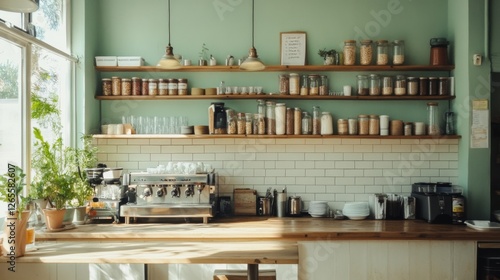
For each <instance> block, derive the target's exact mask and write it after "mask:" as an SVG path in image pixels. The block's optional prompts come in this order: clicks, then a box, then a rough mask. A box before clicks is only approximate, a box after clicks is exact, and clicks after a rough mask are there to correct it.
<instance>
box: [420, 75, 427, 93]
mask: <svg viewBox="0 0 500 280" xmlns="http://www.w3.org/2000/svg"><path fill="white" fill-rule="evenodd" d="M418 94H419V95H429V78H427V77H420V83H419V85H418Z"/></svg>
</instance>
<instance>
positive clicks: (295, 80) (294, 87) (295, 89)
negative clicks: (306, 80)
mask: <svg viewBox="0 0 500 280" xmlns="http://www.w3.org/2000/svg"><path fill="white" fill-rule="evenodd" d="M288 80H289V82H290V85H289V87H288V90H289V92H290V95H299V93H300V89H299V87H300V82H299V74H297V73H290V76H289V77H288Z"/></svg>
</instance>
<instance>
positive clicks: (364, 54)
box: [359, 40, 373, 65]
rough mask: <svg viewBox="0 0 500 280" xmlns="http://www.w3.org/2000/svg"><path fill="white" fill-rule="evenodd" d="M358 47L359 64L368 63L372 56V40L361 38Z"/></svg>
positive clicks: (370, 61) (370, 62)
mask: <svg viewBox="0 0 500 280" xmlns="http://www.w3.org/2000/svg"><path fill="white" fill-rule="evenodd" d="M360 44H361V46H360V47H359V64H361V65H370V64H372V58H373V42H372V40H362V41H361V42H360Z"/></svg>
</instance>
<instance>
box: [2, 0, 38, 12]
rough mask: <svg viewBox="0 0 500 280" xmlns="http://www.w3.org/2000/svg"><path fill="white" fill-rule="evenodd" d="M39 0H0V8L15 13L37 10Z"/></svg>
mask: <svg viewBox="0 0 500 280" xmlns="http://www.w3.org/2000/svg"><path fill="white" fill-rule="evenodd" d="M38 3H39V0H0V10H3V11H7V12H15V13H32V12H35V11H36V10H38Z"/></svg>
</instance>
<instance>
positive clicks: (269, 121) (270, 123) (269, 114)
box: [266, 101, 276, 135]
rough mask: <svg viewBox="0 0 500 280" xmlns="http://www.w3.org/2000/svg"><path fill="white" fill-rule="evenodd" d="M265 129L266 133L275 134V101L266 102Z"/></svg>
mask: <svg viewBox="0 0 500 280" xmlns="http://www.w3.org/2000/svg"><path fill="white" fill-rule="evenodd" d="M266 131H267V134H268V135H276V103H275V102H273V101H267V102H266Z"/></svg>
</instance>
